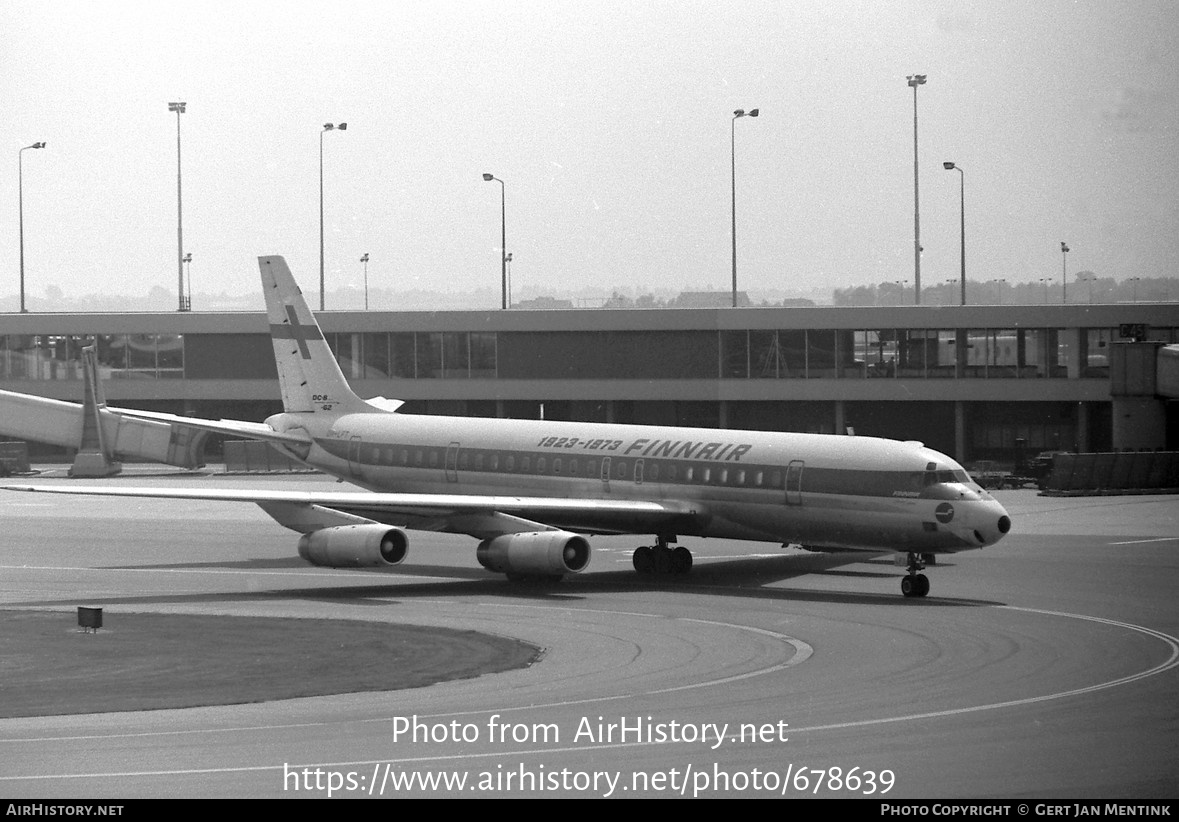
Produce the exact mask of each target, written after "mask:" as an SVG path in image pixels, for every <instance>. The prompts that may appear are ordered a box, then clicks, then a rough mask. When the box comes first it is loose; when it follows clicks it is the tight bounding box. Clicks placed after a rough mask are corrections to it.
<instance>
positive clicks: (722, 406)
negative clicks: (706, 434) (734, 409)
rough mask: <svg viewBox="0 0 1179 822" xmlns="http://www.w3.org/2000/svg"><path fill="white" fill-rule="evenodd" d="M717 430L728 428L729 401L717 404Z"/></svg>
mask: <svg viewBox="0 0 1179 822" xmlns="http://www.w3.org/2000/svg"><path fill="white" fill-rule="evenodd" d="M716 417H717V423H716V425H717V428H728V427H729V401H728V400H721V401H720V402H718V403H717V409H716Z"/></svg>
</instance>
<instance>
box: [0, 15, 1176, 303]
mask: <svg viewBox="0 0 1179 822" xmlns="http://www.w3.org/2000/svg"><path fill="white" fill-rule="evenodd" d="M913 73H924V74H927V75H928V77H929V80H928V83H927V84H926V85H924V86H922V87H921V88H920V90H919V92H918V95H919V97H918V106H919V117H920V120H919V127H920V175H921V177H920V179H921V188H920V192H921V238H922V244H923V245H924V247H925V253H924V257H923V260H922V282H923V284H925V285H931V284H934V283H937V282H942V281H944V280H946V279H948V278H951V277H957V275H958V267H959V245H958V243H959V175H958V173H957V172H956V171H946V170H944V169H943V168H942V162H943V161H944V160H953V161H955V162H957V163H958V164H959V165H960V166H961V167H962V168H963V169H965V182H966V233H967V268H968V273H969V276H970V277H971V278H972V279H979V280H983V279H990V278H998V277H1005V278H1007V279H1008V281H1009V282H1028V281H1035V280H1037V279H1038V278H1040V277H1042V276H1046V275H1052V276H1058V275H1059V273H1060V268H1061V254H1060V246H1059V243H1060V241H1061V240H1066V241H1068V242H1069V244H1070V246H1071V248H1072V252H1071V253H1070V255H1069V260H1068V263H1069V271H1070V273H1072V272H1078V271H1083V270H1091V271H1094V272H1096V273H1097V274H1099V275H1101V276H1113V277H1117V278H1129V277H1134V276H1141V277H1153V276H1176V275H1179V3H1176V2H1173V0H1159V2H1139V1H1138V0H1123V1H1122V2H1069V1H1067V0H1047V2H1025V1H1024V0H1020V1H1019V2H1014V1H1012V2H1006V1H1002V0H985V1H984V2H973V3H972V2H961V1H959V2H938V1H937V0H928V1H927V0H919V1H916V2H864V3H851V2H844V1H843V0H821V1H819V2H785V1H783V2H753V1H752V0H725V2H715V1H714V2H641V1H636V0H623V1H622V2H605V1H604V0H581V1H580V2H556V1H555V0H547V1H546V2H506V1H505V0H498V1H497V2H438V0H429V2H390V0H381V2H361V1H360V0H334V2H293V1H292V0H284V2H252V1H251V0H233V2H203V1H202V0H189V1H188V2H184V3H176V2H161V0H152V2H142V3H141V2H129V1H128V0H104V1H103V2H78V1H77V0H52V2H45V1H44V0H0V95H2V98H0V109H2V111H3V117H0V135H2V138H3V139H2V141H0V142H2V144H3V145H4V146H6V147H7V148H6V149H5V150H6V151H9V152H11V153H10V154H9V160H8V161H6V162H5V163H3V165H4V167H5V168H7V171H4V172H2V173H0V204H2V206H0V295H11V294H15V293H16V291H17V284H18V272H19V267H18V262H19V255H18V208H17V204H18V197H17V171H18V164H17V157H18V151H19V149H20V147H22V146H26V145H29V144H31V143H33V142H34V141H37V140H44V141H46V142H47V143H48V147H47V148H46V149H44V150H41V151H32V150H31V151H26V152H24V154H23V158H24V160H23V165H24V186H23V188H24V228H25V270H26V277H27V288H28V293H29V294H30V295H37V296H43V295H44V293H45V288H46V286H48V285H51V284H52V285H57V286H59V287H60V288H62V289H63V290H64V291H65V292H66V293H67V294H69V295H71V296H72V295H81V294H86V293H91V292H101V293H107V294H110V293H122V294H135V295H139V294H143V293H145V292H146V291H147V290H148V289H150V288H151V287H152V286H157V285H158V286H162V287H164V288H167V289H168V290H169V291H172V292H174V291H175V288H176V279H177V274H176V254H177V243H176V128H177V122H176V120H177V118H176V115H175V114H171V113H169V111H168V106H167V104H168V102H169V101H173V100H183V101H185V102H186V103H187V104H188V110H187V112H186V113H185V114H184V115H182V118H181V124H180V125H181V129H182V138H181V139H182V151H183V184H184V241H185V250H186V251H190V252H191V253H192V255H193V263H192V275H193V279H194V283H195V285H194V291H196V292H198V293H199V292H202V291H210V292H216V291H223V290H224V291H228V292H230V293H234V294H248V293H249V292H250V291H251V290H254V289H256V288H257V269H256V257H257V256H258V255H262V254H283V255H285V256H286V257H287V259H288V261H289V262H290V263H291V265H292V268H293V270H294V271H295V275H296V277H297V278H298V279H299V281H300V282H301V284H302V285H303V288H304V290H305V291H307V292H308V293H309V294H310V293H311V292H313V291H317V290H318V276H319V210H318V202H319V199H318V198H319V189H318V186H319V177H318V161H319V141H320V137H321V130H322V127H323V124H324V123H327V122H334V123H339V122H341V121H346V122H347V123H348V129H347V131H344V132H338V131H337V132H330V133H327V134H323V135H322V137H323V146H324V175H325V215H326V216H325V220H326V231H325V233H326V260H327V276H328V282H329V290H330V289H331V288H332V287H334V286H338V285H341V284H346V283H349V282H351V283H359V282H360V281H361V276H362V267H361V264H360V262H359V258H360V256H361V254H363V253H365V252H368V253H369V254H370V255H371V262H370V264H369V278H370V284H372V285H373V286H374V287H383V288H402V287H404V288H410V287H413V288H427V289H435V290H446V291H472V290H475V289H480V288H488V287H491V288H492V289H493V291H492V292H491V293H492V296H493V297H495V298H496V299H495V301H494V303H493V304H489V306H488V307H493V306H494V305H497V304H498V298H497V297H498V291H497V290H495V289H498V287H499V274H500V272H499V245H500V187H499V184H498V183H494V182H493V183H486V182H484V181H483V180H482V177H481V174H482V173H483V172H490V173H493V174H495V175H496V176H497V177H500V178H502V179H503V180H504V181H506V192H507V236H508V241H507V247H508V251H510V252H512V253H513V255H514V263H513V279H514V281H515V283H516V284H517V287H518V288H524V287H535V286H536V285H537V284H539V283H547V284H548V285H549V290H550V291H551V292H552V293H556V294H561V293H568V292H570V291H573V290H576V289H578V288H580V287H582V286H583V285H585V284H587V283H593V284H599V285H602V286H605V287H609V286H612V285H619V286H629V287H646V288H652V289H680V288H683V287H691V288H703V287H708V286H711V287H715V288H717V289H727V288H728V287H729V277H730V253H731V251H730V249H731V246H730V186H731V178H730V129H731V128H732V127H733V125H734V123H733V120H732V112H733V110H734V109H737V108H745V109H750V108H754V107H758V108H760V110H761V116H760V117H759V118H758V119H756V120H754V119H749V118H745V119H741V120H738V121H737V122H736V123H735V126H736V156H737V160H736V163H737V219H738V240H739V252H738V256H739V262H738V266H739V270H738V276H739V286H740V287H741V288H742V289H748V290H750V291H754V292H756V291H759V290H768V289H792V288H799V289H804V288H811V287H815V286H824V285H851V284H868V283H877V282H881V281H892V280H902V279H908V280H910V285H911V281H912V277H913V92H912V89H911V88H909V87H908V85H907V83H906V79H905V78H906V75H909V74H913ZM9 163H11V165H9ZM328 307H329V308H330V307H331V306H330V304H329V306H328Z"/></svg>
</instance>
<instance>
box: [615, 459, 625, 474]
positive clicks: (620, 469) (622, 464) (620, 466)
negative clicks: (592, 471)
mask: <svg viewBox="0 0 1179 822" xmlns="http://www.w3.org/2000/svg"><path fill="white" fill-rule="evenodd" d="M616 466H617V467H615V469H614V476H616V477H617V478H618V479H626V463H625V462H623V461H622V460H619V461H618V463H617V464H616Z"/></svg>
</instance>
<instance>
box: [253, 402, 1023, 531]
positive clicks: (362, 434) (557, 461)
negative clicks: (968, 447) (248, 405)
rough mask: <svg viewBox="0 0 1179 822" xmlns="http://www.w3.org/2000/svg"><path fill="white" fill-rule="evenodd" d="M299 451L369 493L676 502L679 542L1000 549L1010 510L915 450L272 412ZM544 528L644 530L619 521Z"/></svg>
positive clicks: (683, 432)
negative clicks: (300, 432) (680, 512)
mask: <svg viewBox="0 0 1179 822" xmlns="http://www.w3.org/2000/svg"><path fill="white" fill-rule="evenodd" d="M268 422H269V423H270V424H271V425H272V427H274V428H276V429H277V430H280V431H281V430H290V429H292V428H302V429H304V430H306V431H307V432H308V433H309V434H311V436H312V438H313V440H314V443H313V445H312V446H311V447H310V450H309V451H308V452H307V453H306V454H301V455H300V456H301V457H302V458H303V459H304V460H305V461H306V462H308V463H309V464H311V465H313V466H315V467H316V468H319V469H321V470H323V471H325V472H327V473H330V474H332V475H334V476H337V477H340V478H342V479H345V480H347V481H349V482H352V483H355V484H357V485H360V486H362V487H364V488H368V489H370V490H373V491H382V492H402V493H435V494H469V495H495V496H501V497H502V496H505V495H518V496H527V497H549V498H571V499H590V500H592V499H599V500H658V501H677V502H680V503H683V504H684V505H685V507H686V508H687V509H689V510H691V512H692V513H693V516H691V517H687V518H685V519H684V521H683V522H681V523H678V524H677V526H676V528H675V532H676V533H677V534H684V535H693V536H712V537H726V538H733V539H749V540H763V541H773V542H781V543H798V544H803V545H806V546H808V547H815V548H826V549H841V548H842V549H866V550H895V551H912V552H922V553H925V552H928V553H938V552H953V551H961V550H966V549H971V548H981V547H983V546H984V545H989V544H992V543H994V542H996V541H998V540H999V539H1000V538H1001V537H1002V536H1003V534H1005V533H1006V531H1007V529H1008V528H1009V526H1010V519H1009V518H1008V517H1007V513H1006V511H1004V509H1003V507H1002V506H1001V505H1000V504H999V503H998V502H996V501H995V500H994V499H993V498H992V497H991V496H990V495H989V494H988V493H987V492H986V491H984V490H983V489H981V488H980V487H978V486H977V485H976V484H974V483H973V482H972V481H971V480H970V479H969V477H968V476H967V475H966V472H965V471H964V470H963V469H962V467H961V466H959V465H958V464H957V463H956V462H955V461H954V460H952V459H950V458H949V457H947V456H945V455H944V454H941V453H939V452H937V451H934V450H932V449H929V448H925V447H923V446H922V445H920V444H919V443H913V442H898V441H895V440H884V439H877V438H873V437H840V436H831V435H819V434H791V433H775V432H762V431H734V430H718V429H698V428H674V427H665V426H639V425H617V424H607V423H582V422H577V423H574V422H547V421H543V420H505V419H478V418H466V417H435V416H415V415H412V414H382V413H359V414H344V415H339V416H334V417H329V416H327V415H324V414H280V415H277V416H275V417H272V418H271V419H270V420H268ZM550 524H552V525H554V526H558V527H563V528H567V529H569V530H574V531H582V532H587V533H624V532H632V531H633V532H638V533H642V532H643V531H642V528H641V527H638V528H631V527H628V525H627V524H626V523H625V522H619V521H618V519H617V517H614V518H612V519H609V520H606V519H603V520H601V521H596V520H595V519H594V517H593V516H592V515H591V516H586V515H584V514H581V515H579V516H578V517H577V519H576V520H569V521H550Z"/></svg>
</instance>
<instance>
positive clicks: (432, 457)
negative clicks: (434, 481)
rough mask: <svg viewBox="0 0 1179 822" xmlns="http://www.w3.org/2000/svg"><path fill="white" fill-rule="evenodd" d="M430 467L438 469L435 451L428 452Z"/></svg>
mask: <svg viewBox="0 0 1179 822" xmlns="http://www.w3.org/2000/svg"><path fill="white" fill-rule="evenodd" d="M430 467H431V468H437V467H438V452H437V451H431V452H430Z"/></svg>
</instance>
